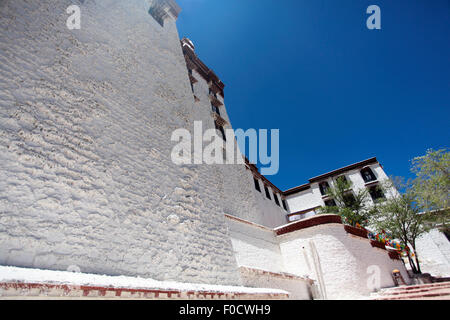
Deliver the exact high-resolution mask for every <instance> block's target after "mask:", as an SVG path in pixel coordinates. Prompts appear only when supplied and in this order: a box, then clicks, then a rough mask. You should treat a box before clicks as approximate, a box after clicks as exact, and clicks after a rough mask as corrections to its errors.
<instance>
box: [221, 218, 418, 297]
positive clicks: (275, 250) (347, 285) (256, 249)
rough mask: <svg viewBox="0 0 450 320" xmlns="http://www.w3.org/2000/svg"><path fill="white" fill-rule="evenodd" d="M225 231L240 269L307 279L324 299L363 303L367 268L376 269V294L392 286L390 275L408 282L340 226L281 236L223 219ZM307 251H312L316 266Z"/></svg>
mask: <svg viewBox="0 0 450 320" xmlns="http://www.w3.org/2000/svg"><path fill="white" fill-rule="evenodd" d="M228 226H229V229H230V231H229V232H230V236H231V238H232V243H233V248H234V251H235V255H236V259H237V263H238V265H239V266H245V267H250V268H256V269H263V270H266V271H271V272H277V273H279V272H286V273H289V274H293V275H296V276H299V277H302V278H310V279H313V280H315V281H316V285H317V286H319V284H320V283H321V281H323V283H324V287H325V294H326V298H328V299H358V298H364V297H367V296H368V295H369V294H370V293H371V292H372V291H371V288H370V287H368V285H367V282H368V280H369V277H370V276H371V275H372V274H371V273H368V272H370V271H371V270H370V269H368V267H370V266H377V267H378V268H379V271H380V273H379V274H380V282H379V286H380V288H384V287H392V286H394V282H393V280H392V276H391V273H392V271H393V270H394V269H398V270H400V271H401V273H402V276H403V278H404V279H405V281H407V282H409V281H410V279H409V278H408V274H407V272H406V268H405V266H404V265H403V262H401V261H400V260H392V259H390V258H389V255H388V252H387V251H386V250H383V249H379V248H374V247H372V246H371V245H370V242H369V240H368V239H363V238H360V237H356V236H353V235H350V234H348V233H347V232H346V231H345V229H344V226H343V225H342V224H324V225H318V226H314V227H309V228H305V229H301V230H298V231H294V232H290V233H288V234H285V235H280V236H276V235H275V233H274V232H273V231H272V230H270V229H268V228H264V227H260V226H256V225H252V224H248V223H243V222H240V221H235V220H233V219H228ZM311 247H315V248H316V249H315V250H316V252H317V256H318V260H317V259H315V258H314V253H313V252H312V251H311ZM273 288H280V289H286V287H281V286H280V287H277V286H273ZM286 290H287V289H286Z"/></svg>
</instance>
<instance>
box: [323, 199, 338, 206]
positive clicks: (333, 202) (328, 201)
mask: <svg viewBox="0 0 450 320" xmlns="http://www.w3.org/2000/svg"><path fill="white" fill-rule="evenodd" d="M325 206H326V207H337V205H336V201H334V199H329V200H326V201H325Z"/></svg>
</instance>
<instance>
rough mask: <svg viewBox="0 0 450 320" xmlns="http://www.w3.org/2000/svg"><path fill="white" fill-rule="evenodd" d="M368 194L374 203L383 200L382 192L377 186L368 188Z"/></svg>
mask: <svg viewBox="0 0 450 320" xmlns="http://www.w3.org/2000/svg"><path fill="white" fill-rule="evenodd" d="M369 194H370V196H371V197H372V200H373V201H374V202H375V201H379V200H381V199H384V198H385V196H384V193H383V190H381V188H380V187H379V186H373V187H370V188H369Z"/></svg>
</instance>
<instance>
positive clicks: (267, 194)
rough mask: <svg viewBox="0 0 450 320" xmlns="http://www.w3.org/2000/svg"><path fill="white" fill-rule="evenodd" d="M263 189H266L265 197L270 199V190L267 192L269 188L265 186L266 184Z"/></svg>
mask: <svg viewBox="0 0 450 320" xmlns="http://www.w3.org/2000/svg"><path fill="white" fill-rule="evenodd" d="M264 190H265V191H266V197H267V199H270V192H269V189H268V188H267V186H264Z"/></svg>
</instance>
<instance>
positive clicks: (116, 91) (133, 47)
mask: <svg viewBox="0 0 450 320" xmlns="http://www.w3.org/2000/svg"><path fill="white" fill-rule="evenodd" d="M70 5H73V2H72V1H68V0H64V1H60V0H58V1H56V0H46V1H40V2H36V3H30V2H28V1H23V0H18V1H16V0H14V1H12V0H6V1H3V2H2V4H1V16H0V25H1V31H0V40H1V44H0V47H1V50H0V52H1V53H0V58H1V59H2V64H1V65H0V91H1V94H0V194H1V195H2V197H1V199H0V203H1V205H0V264H2V265H12V266H21V267H34V268H44V269H53V270H66V269H67V268H68V267H70V266H73V265H75V266H78V267H79V268H80V269H81V271H82V272H91V273H101V274H109V275H136V276H143V277H151V278H154V279H158V280H176V281H183V282H202V283H214V284H230V285H233V284H234V285H236V284H240V283H241V282H240V278H239V275H238V271H237V266H236V261H235V258H234V255H233V250H232V246H231V241H230V239H229V237H228V236H227V227H226V224H225V221H224V213H230V214H233V213H234V214H235V212H237V211H239V210H245V206H243V205H240V204H239V203H231V202H232V201H230V200H231V199H232V198H233V197H234V195H233V194H232V192H233V191H236V188H235V187H233V183H239V176H240V175H242V174H245V169H243V166H242V165H241V166H232V165H231V166H227V167H226V168H222V167H220V166H215V165H211V166H209V165H195V164H192V165H176V164H174V163H173V162H172V161H171V157H170V153H171V149H172V147H173V142H172V141H171V134H172V132H173V131H174V130H176V129H178V128H186V129H188V130H192V128H193V122H194V121H197V120H201V121H204V123H205V127H206V124H207V123H208V125H210V126H212V125H214V121H216V124H217V121H219V123H220V124H221V125H222V126H224V125H226V123H228V122H229V120H228V118H227V116H226V113H225V112H224V111H222V110H221V111H222V112H221V116H220V117H221V118H220V119H219V118H214V115H211V111H212V110H209V111H208V112H203V111H202V110H201V108H199V105H201V104H202V103H203V102H205V103H206V100H205V99H209V100H208V103H209V104H211V101H213V97H214V95H216V96H215V97H214V98H215V99H217V101H216V100H214V104H217V105H218V104H219V103H222V104H223V84H222V83H221V81H220V80H219V79H218V78H217V76H215V74H214V73H213V72H212V71H210V72H209V73H208V74H207V75H206V77H207V78H208V79H209V81H207V82H206V81H205V80H204V79H202V81H199V83H198V84H197V85H196V87H197V89H198V90H200V89H201V90H203V91H205V92H206V95H202V94H200V91H199V94H198V96H196V97H194V95H193V92H192V87H191V83H190V82H191V81H192V79H191V78H190V75H189V73H188V70H187V68H186V60H185V56H184V55H183V46H182V45H180V40H179V36H178V32H177V28H176V18H177V15H178V13H179V7H178V6H177V5H176V3H175V2H174V1H172V0H154V1H145V0H129V1H112V0H110V1H108V0H107V1H89V0H87V1H78V2H77V5H78V6H79V7H80V9H81V29H79V30H77V29H75V30H69V29H68V28H67V26H66V20H67V18H68V16H69V15H68V14H67V13H66V9H67V8H68V7H69V6H70ZM192 49H193V48H192ZM184 53H185V54H186V52H184ZM205 67H206V66H205ZM204 70H209V69H207V68H206V69H204ZM197 71H199V70H197ZM197 71H194V74H195V72H197ZM210 90H211V91H210ZM211 92H212V95H211ZM197 99H198V101H197ZM211 99H212V100H211ZM236 168H237V169H236ZM224 170H225V171H224ZM226 174H228V175H229V176H230V177H232V179H231V180H230V181H231V182H230V183H225V178H224V176H225V175H226ZM233 177H234V178H233ZM233 179H234V180H233ZM233 181H235V182H233ZM233 189H234V190H233ZM227 203H228V204H227ZM230 203H231V204H230Z"/></svg>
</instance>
